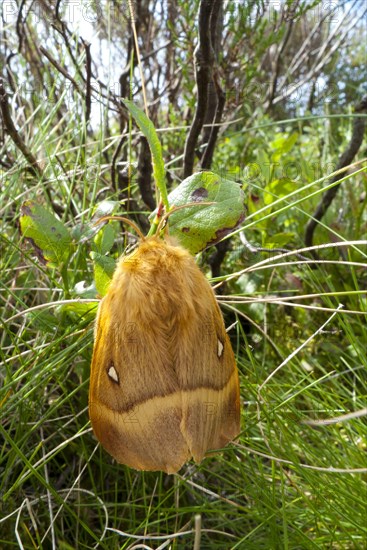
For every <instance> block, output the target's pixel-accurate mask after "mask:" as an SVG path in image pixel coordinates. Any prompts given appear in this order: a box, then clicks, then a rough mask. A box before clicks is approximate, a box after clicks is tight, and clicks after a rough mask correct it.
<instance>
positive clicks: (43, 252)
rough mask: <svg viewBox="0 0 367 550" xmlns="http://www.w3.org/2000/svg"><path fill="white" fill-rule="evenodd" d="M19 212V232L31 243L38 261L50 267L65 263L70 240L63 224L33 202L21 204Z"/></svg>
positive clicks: (68, 253) (68, 252)
mask: <svg viewBox="0 0 367 550" xmlns="http://www.w3.org/2000/svg"><path fill="white" fill-rule="evenodd" d="M21 212H22V216H21V218H20V229H21V232H22V234H23V236H24V237H25V238H26V239H27V240H29V241H30V242H31V243H32V246H33V247H34V249H35V252H36V254H37V256H38V258H39V260H40V261H41V262H42V263H44V264H48V265H51V266H57V265H60V264H63V263H64V262H66V261H67V259H68V258H69V255H70V251H71V250H70V248H71V243H72V240H71V236H70V234H69V232H68V230H67V229H66V227H65V226H64V224H63V223H62V222H60V220H58V219H57V218H56V217H55V216H54V215H53V214H51V212H49V211H48V210H46V209H45V208H43V206H41V205H40V204H37V203H36V202H34V201H26V202H25V203H23V205H22V207H21Z"/></svg>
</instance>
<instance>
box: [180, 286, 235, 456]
mask: <svg viewBox="0 0 367 550" xmlns="http://www.w3.org/2000/svg"><path fill="white" fill-rule="evenodd" d="M196 288H197V292H198V294H200V296H201V297H202V300H201V302H202V303H203V304H205V305H206V311H205V312H202V314H201V315H200V316H197V317H196V318H195V320H194V322H192V323H191V324H190V335H189V336H188V338H187V340H188V341H189V342H190V352H189V353H188V352H187V350H186V352H185V353H184V354H181V356H180V355H179V357H180V359H179V363H180V364H178V365H177V372H178V373H180V385H181V388H182V422H181V431H182V433H183V434H184V437H185V439H186V441H187V443H188V445H189V448H190V451H191V453H192V456H193V458H194V460H195V461H196V462H200V461H201V460H202V459H203V458H204V455H205V453H206V452H207V451H209V450H213V449H220V448H222V447H224V446H225V445H227V443H229V442H230V441H232V440H233V439H234V438H235V437H236V436H237V435H238V434H239V432H240V386H239V377H238V371H237V366H236V361H235V357H234V353H233V350H232V346H231V342H230V340H229V337H228V335H227V333H226V330H225V326H224V321H223V317H222V314H221V311H220V309H219V306H218V304H217V301H216V299H215V296H214V293H213V291H212V289H211V288H210V285H209V284H208V282H207V281H206V280H205V278H204V277H203V278H202V279H201V280H200V279H198V280H197V282H196ZM188 355H189V357H188Z"/></svg>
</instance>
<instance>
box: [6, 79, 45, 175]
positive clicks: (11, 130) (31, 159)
mask: <svg viewBox="0 0 367 550" xmlns="http://www.w3.org/2000/svg"><path fill="white" fill-rule="evenodd" d="M0 109H1V114H2V118H3V121H4V126H5V129H6V130H7V132H8V134H9V136H10V137H11V139H12V140H13V142H14V144H15V146H16V147H17V148H18V149H19V150H20V151H21V152H22V153H23V155H24V156H25V158H26V159H27V161H28V163H29V165H30V169H31V171H32V172H33V174H34V175H35V176H37V177H42V176H43V173H42V170H41V167H40V166H39V164H38V161H37V159H36V157H35V156H34V155H33V153H32V152H31V151H30V149H29V148H28V146H27V145H26V143H25V142H24V141H23V138H22V137H21V135H20V134H19V132H18V130H17V129H16V127H15V124H14V122H13V119H12V116H11V112H10V108H9V103H8V95H7V93H6V91H5V88H4V81H3V79H2V78H1V77H0Z"/></svg>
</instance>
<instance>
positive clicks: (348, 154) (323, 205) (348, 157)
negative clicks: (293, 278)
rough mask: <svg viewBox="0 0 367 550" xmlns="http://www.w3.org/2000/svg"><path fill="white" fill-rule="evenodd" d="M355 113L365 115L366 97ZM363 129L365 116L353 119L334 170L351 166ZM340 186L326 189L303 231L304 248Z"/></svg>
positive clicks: (311, 238)
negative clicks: (348, 140) (348, 136)
mask: <svg viewBox="0 0 367 550" xmlns="http://www.w3.org/2000/svg"><path fill="white" fill-rule="evenodd" d="M355 112H356V113H367V96H366V97H364V98H363V99H362V101H361V102H360V103H359V104H358V105H357V106H356V108H355ZM365 127H366V117H365V116H361V117H356V118H354V121H353V133H352V138H351V140H350V143H349V145H348V147H347V149H346V150H345V151H344V153H343V154H342V156H341V157H340V159H339V162H338V166H337V168H336V170H340V169H341V168H345V167H346V166H349V164H351V162H352V160H353V159H354V157H355V155H356V154H357V153H358V150H359V148H360V146H361V145H362V142H363V137H364V131H365ZM340 177H341V176H340V175H337V176H335V177H334V178H332V180H331V183H335V182H336V181H338V180H339V179H340ZM340 185H341V184H340V183H339V184H338V185H334V187H330V189H328V190H327V191H326V192H325V193H324V195H323V196H322V198H321V201H320V202H319V204H318V206H317V208H316V210H315V212H314V214H313V216H312V218H311V219H310V220H309V221H308V223H307V225H306V231H305V245H306V246H312V243H313V234H314V231H315V228H316V226H317V225H318V222H319V221H320V220H321V219H322V217H323V216H324V215H325V213H326V211H327V209H328V208H329V206H330V204H331V203H332V201H333V200H334V198H335V196H336V194H337V192H338V189H339V187H340Z"/></svg>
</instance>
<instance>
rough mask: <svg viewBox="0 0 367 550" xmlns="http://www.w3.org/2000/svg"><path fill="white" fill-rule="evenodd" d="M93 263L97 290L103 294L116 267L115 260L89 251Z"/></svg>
mask: <svg viewBox="0 0 367 550" xmlns="http://www.w3.org/2000/svg"><path fill="white" fill-rule="evenodd" d="M91 257H92V259H93V264H94V280H95V284H96V289H97V292H98V294H99V295H100V296H105V294H106V292H107V290H108V287H109V285H110V282H111V278H112V275H113V272H114V271H115V268H116V263H115V260H114V259H113V258H111V257H109V256H104V255H103V254H99V253H98V252H91Z"/></svg>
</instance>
